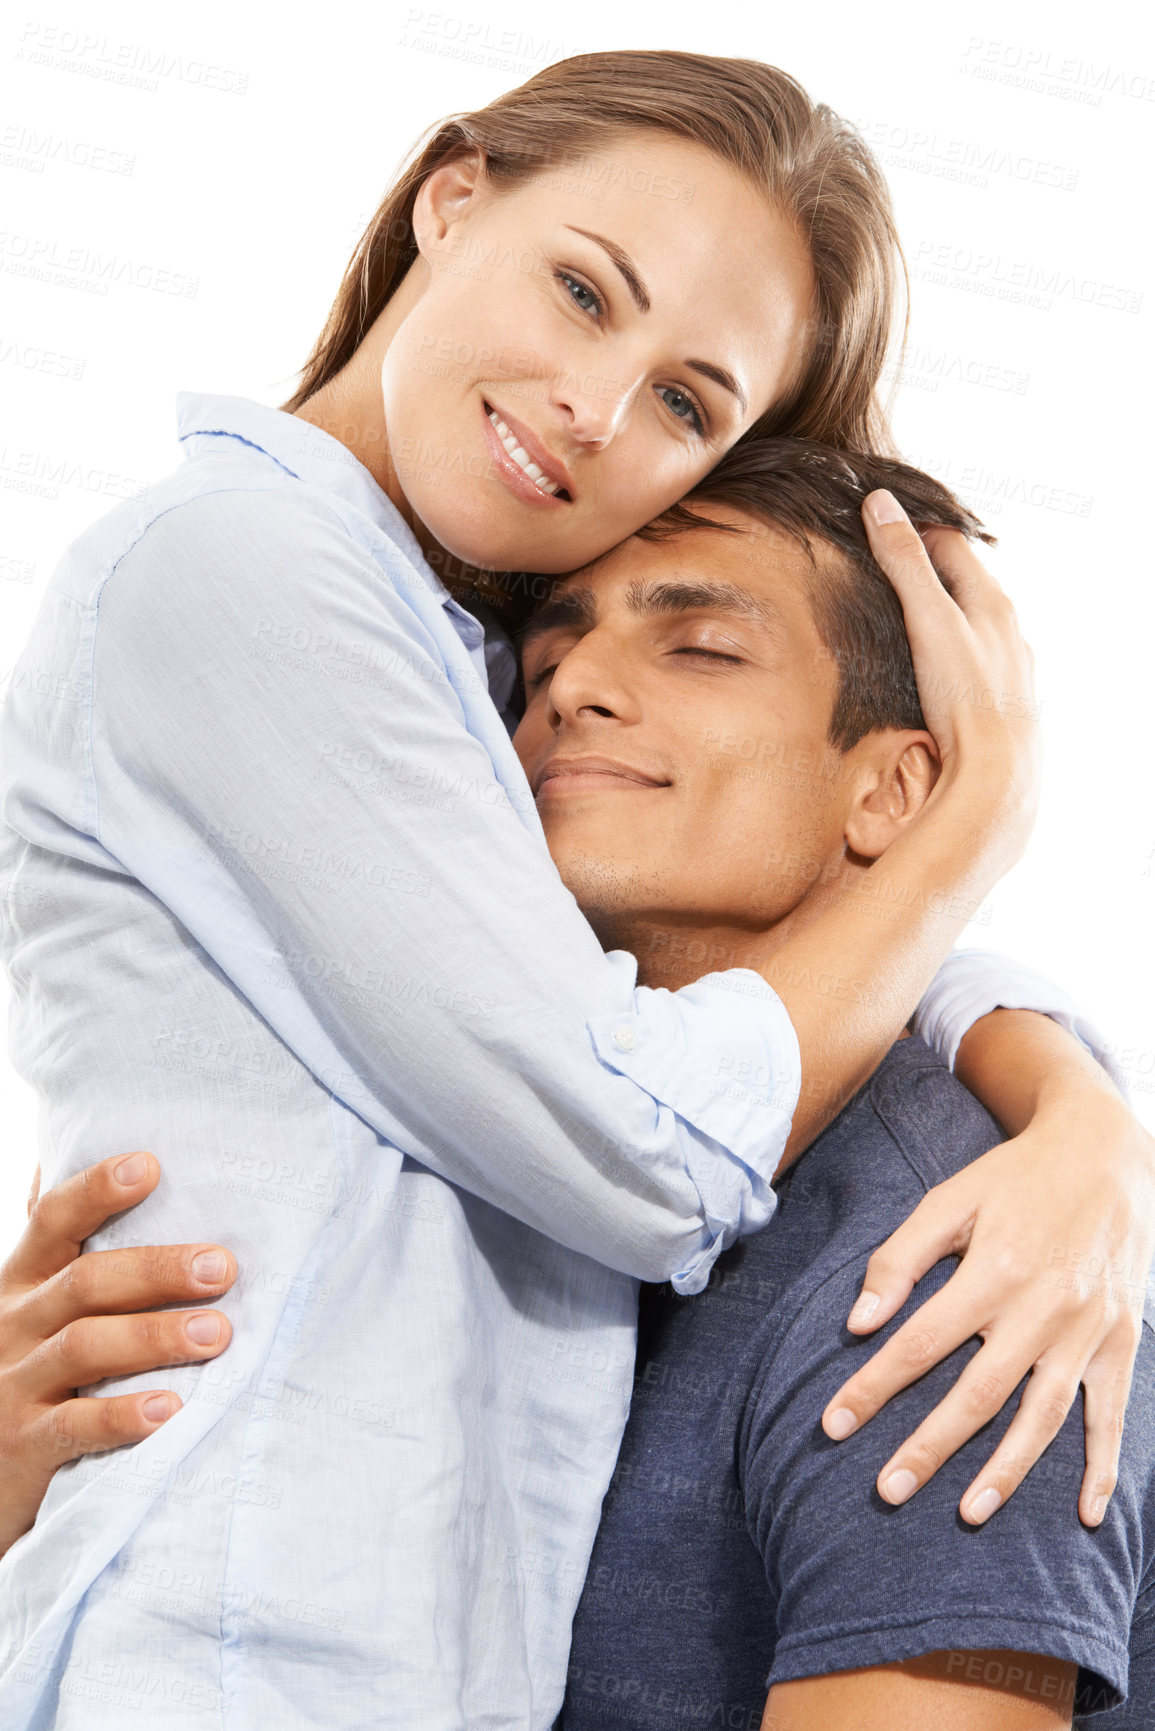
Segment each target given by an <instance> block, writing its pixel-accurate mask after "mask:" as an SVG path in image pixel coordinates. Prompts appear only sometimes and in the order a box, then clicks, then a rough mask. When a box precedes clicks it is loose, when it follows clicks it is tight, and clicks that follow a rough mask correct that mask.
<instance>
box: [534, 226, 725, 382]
mask: <svg viewBox="0 0 1155 1731" xmlns="http://www.w3.org/2000/svg"><path fill="white" fill-rule="evenodd" d="M565 227H566V228H568V229H569V231H570V233H571V234H580V235H584V236H585V238H586V240H592V241H593V242H594V244H595V246H600V247H601V249H602V251H603V252H604V253H605V254H606V255H607V257H608V258H610V259H611V260H612V261H613V263H614V264H615V265H616V266H617V268H618V270H619V271H620V272H621V274H622V276H623V277H624V279H625V283H626V287H627V288H628V289H629V291H630V294H631V296H632V297H633V302H634V305H635V306H636V307H637V309H638V311H639V312H641V313H648V312H649V310H650V306H651V304H652V303H651V301H650V294H649V290H648V289H647V288H646V285H645V283H644V282H643V281H642V279H641V277H640V276H639V275H638V267H637V265H635V263H634V261H633V259H632V258H631V257H630V255H629V253H627V252H623V251H622V249H621V247H620V246H618V244H617V242H616V241H612V240H607V238H606V236H605V235H604V234H594V232H593V230H592V229H588V228H578V227H577V226H576V225H575V224H574V223H572V222H567V223H566V224H565ZM686 365H687V366H688V367H693V369H694V371H695V372H696V373H701V374H702V376H703V378H707V379H713V381H714V383H715V384H716V385H721V387H722V389H723V390H724V391H729V392H730V394H731V396H733V397H736V398H737V399H738V402H739V404H740V405H741V408H742V412H743V414H744V413H745V411H746V406H747V405H746V393H745V391H744V390H743V389H742V387H741V385H740V384H739V383H738V381H737V379H736V378H735V377H734V375H733V373H731V372H727V370H726V368H725V367H719V366H715V365H714V363H713V361H687V362H686Z"/></svg>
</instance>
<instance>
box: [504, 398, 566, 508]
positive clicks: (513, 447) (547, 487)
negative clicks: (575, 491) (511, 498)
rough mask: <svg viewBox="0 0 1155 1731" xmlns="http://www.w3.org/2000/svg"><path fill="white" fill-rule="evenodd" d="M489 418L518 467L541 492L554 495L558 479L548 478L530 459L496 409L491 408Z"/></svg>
mask: <svg viewBox="0 0 1155 1731" xmlns="http://www.w3.org/2000/svg"><path fill="white" fill-rule="evenodd" d="M489 418H490V420H491V421H492V422H493V428H494V431H495V432H496V434H497V436H498V438H499V439H500V440H501V442H502V444H503V445H504V447H505V449H506V450H507V451H508V452H509V455H510V456H511V457H512V458H513V460H514V462H515V463H516V464H517V466H518V468H519V469H521V470H523V471H524V473H525V474H527V475H528V476H529V478H530V480H531V481H532V482H533V484H534V486H535V487H536V488H537V490H538V492H539V493H548V494H549V495H550V496H551V497H552V496H553V494H554V493H556V492H557V491H558V483H557V482H556V481H550V480H547V478H546V476H545V474H544V473H543V472H542V470H541V469H539V468H538V466H537V464H536V463H533V462H531V461H530V457H529V453H528V451H523V450H522V448H521V446H520V445H519V444H518V442H517V439H516V438H515V437H514V435H513V434H512V433H511V432H510V430H509V428H508V427H507V426H506V424H505V422H504V421H503V420H502V419H501V417H500V416H499V415H498V413H497V411H496V410H495V409H490V411H489Z"/></svg>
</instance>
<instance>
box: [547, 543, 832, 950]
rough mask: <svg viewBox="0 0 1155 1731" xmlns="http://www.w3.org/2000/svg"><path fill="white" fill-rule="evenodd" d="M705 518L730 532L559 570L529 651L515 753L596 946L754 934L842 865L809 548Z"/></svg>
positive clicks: (647, 546) (827, 672) (638, 547)
mask: <svg viewBox="0 0 1155 1731" xmlns="http://www.w3.org/2000/svg"><path fill="white" fill-rule="evenodd" d="M710 514H711V515H712V516H714V517H715V518H717V519H718V520H719V521H725V522H729V523H733V524H734V525H735V526H737V527H738V528H739V529H740V531H741V532H740V533H738V534H725V533H721V532H719V531H717V530H714V529H701V530H692V531H688V532H686V533H684V534H681V535H678V536H676V537H675V538H673V539H672V540H669V541H665V542H646V541H639V540H630V541H627V542H624V543H623V544H622V545H621V546H620V547H618V548H615V549H614V551H613V552H612V553H610V554H608V555H607V556H606V557H605V558H604V559H602V560H600V561H598V562H597V563H596V564H595V565H593V566H590V567H587V568H586V569H585V570H583V571H579V572H576V573H574V574H573V575H572V576H570V577H568V578H566V579H564V580H563V581H562V582H561V583H560V584H559V585H558V586H557V587H556V588H555V591H554V595H553V598H552V600H551V601H550V602H548V603H547V604H546V606H545V607H544V608H543V609H542V611H541V612H540V613H539V614H538V615H537V616H536V617H535V619H534V620H532V621H531V623H530V627H529V631H528V634H527V637H526V641H525V648H524V652H523V666H524V671H525V683H526V694H527V707H526V712H525V716H524V719H523V720H522V722H521V725H520V726H519V728H518V730H517V733H516V735H515V736H514V744H515V746H516V748H517V752H518V755H519V757H520V758H521V762H522V764H523V766H524V768H525V771H526V774H527V776H528V778H529V782H530V786H531V787H532V789H533V791H534V795H535V798H536V800H537V806H538V810H539V812H540V814H541V818H542V822H543V824H544V826H545V832H546V837H547V839H548V842H549V846H550V851H551V853H552V854H553V857H554V860H555V861H556V863H557V866H558V869H559V870H560V872H561V875H562V877H563V879H564V880H565V882H566V883H567V884H568V886H569V888H570V889H571V890H572V891H573V893H574V895H575V896H576V898H577V900H578V902H579V904H580V905H581V907H582V908H583V909H584V911H585V913H586V915H587V917H588V918H589V919H590V920H591V923H592V924H593V925H594V927H595V930H597V931H598V934H599V936H600V937H601V938H602V941H603V943H606V944H607V945H613V946H619V945H620V946H623V947H635V948H636V947H637V943H638V934H639V932H641V931H643V930H644V929H645V928H646V927H650V928H651V929H652V930H653V929H657V930H664V931H669V930H671V929H675V928H676V927H677V926H678V925H679V924H682V925H685V926H687V927H693V928H696V929H697V930H699V931H700V930H702V929H703V928H714V929H716V930H717V931H718V932H719V933H722V932H723V931H727V930H728V931H730V932H734V933H740V932H750V933H756V932H762V931H765V930H766V929H767V928H768V927H770V926H771V925H773V924H775V923H776V922H778V921H780V920H781V919H783V917H784V916H785V915H786V914H787V913H789V912H790V911H791V910H792V909H794V908H795V907H796V906H797V905H798V904H799V903H800V902H801V901H802V900H803V899H804V898H806V897H807V896H808V895H810V894H811V893H812V892H813V891H815V890H816V888H817V887H818V886H819V885H820V884H822V883H823V881H824V880H829V877H830V875H831V872H832V870H833V871H835V872H836V871H837V866H838V862H839V861H840V860H841V859H842V858H843V857H844V854H845V844H844V836H843V822H844V818H845V814H846V811H847V809H848V805H849V802H850V798H851V793H850V788H851V785H852V783H851V778H850V777H848V774H847V771H848V768H849V767H850V764H849V760H852V759H853V757H854V753H853V752H851V753H848V754H846V756H842V755H840V754H839V753H838V752H837V751H835V750H834V749H833V748H832V747H831V746H830V745H829V744H828V743H827V738H826V735H827V729H828V726H829V722H830V717H831V714H832V711H833V707H834V702H835V698H836V695H837V691H838V673H837V668H836V665H835V662H834V659H833V657H832V656H831V655H830V653H829V651H828V650H827V649H826V648H825V647H824V646H823V644H822V642H821V641H820V639H819V637H818V633H817V631H816V629H815V626H814V623H813V620H812V618H811V611H810V604H809V600H808V596H807V577H808V574H809V572H810V567H809V565H808V562H807V559H806V556H805V554H804V553H803V552H802V551H801V549H800V548H799V547H798V546H797V545H796V543H794V542H793V541H791V540H790V539H789V538H788V537H786V536H785V535H782V534H779V533H777V532H776V531H774V530H772V529H769V528H767V527H764V526H762V525H761V524H759V523H757V522H754V521H753V520H751V519H749V518H746V517H743V516H740V515H738V514H737V513H733V512H728V511H721V510H715V511H711V513H710ZM819 557H820V558H821V557H822V555H821V553H820V555H819ZM723 948H724V945H723ZM719 960H722V957H721V955H720V956H719Z"/></svg>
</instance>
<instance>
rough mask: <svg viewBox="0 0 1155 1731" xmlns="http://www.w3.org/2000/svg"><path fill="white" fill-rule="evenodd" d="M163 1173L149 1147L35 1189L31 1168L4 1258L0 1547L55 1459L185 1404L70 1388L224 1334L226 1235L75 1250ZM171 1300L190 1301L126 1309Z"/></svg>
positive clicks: (165, 1393)
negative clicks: (21, 1226) (84, 1252)
mask: <svg viewBox="0 0 1155 1731" xmlns="http://www.w3.org/2000/svg"><path fill="white" fill-rule="evenodd" d="M159 1178H160V1163H159V1162H158V1160H157V1159H156V1157H155V1155H152V1154H127V1155H126V1154H114V1155H112V1156H111V1158H110V1159H108V1160H102V1161H101V1162H100V1163H99V1165H97V1166H90V1167H88V1168H87V1169H86V1170H85V1171H83V1172H78V1173H77V1174H76V1176H75V1177H74V1178H69V1179H67V1180H66V1181H65V1182H64V1183H62V1184H58V1185H57V1186H56V1187H55V1189H53V1190H50V1191H48V1193H47V1194H46V1195H45V1196H43V1197H40V1198H39V1199H38V1197H37V1191H38V1188H39V1174H37V1181H36V1182H34V1184H33V1187H32V1195H31V1196H30V1198H29V1204H28V1214H29V1219H28V1225H27V1227H26V1228H25V1230H24V1234H23V1236H22V1237H21V1239H20V1242H19V1243H18V1244H17V1246H16V1248H15V1249H14V1250H13V1252H12V1254H11V1255H10V1256H9V1257H8V1259H7V1261H6V1262H5V1263H4V1265H3V1267H0V1439H3V1458H4V1478H3V1484H4V1494H3V1496H2V1497H0V1556H2V1555H3V1553H4V1552H5V1551H6V1550H7V1549H8V1547H9V1545H11V1544H12V1543H13V1542H14V1541H15V1540H16V1539H18V1538H19V1537H20V1535H21V1534H22V1533H25V1532H27V1531H28V1528H29V1527H30V1526H31V1525H32V1523H33V1521H34V1520H35V1518H36V1511H37V1509H38V1508H39V1507H40V1504H41V1502H42V1501H43V1498H44V1493H45V1491H46V1490H47V1489H48V1481H49V1480H50V1479H51V1477H52V1475H53V1473H54V1472H55V1471H56V1469H57V1467H58V1466H61V1465H63V1463H64V1462H65V1461H70V1460H76V1459H77V1457H78V1456H80V1455H86V1454H99V1453H101V1452H103V1451H104V1450H106V1449H114V1448H122V1447H124V1446H125V1445H126V1444H129V1443H136V1442H141V1441H143V1439H144V1438H145V1437H147V1436H151V1435H152V1433H153V1431H155V1430H157V1429H159V1427H160V1426H161V1425H162V1424H163V1423H164V1422H165V1420H166V1419H168V1418H171V1417H172V1415H173V1413H174V1412H176V1411H177V1409H178V1408H179V1407H180V1405H181V1401H180V1397H179V1395H177V1394H174V1393H173V1392H172V1391H171V1390H165V1389H163V1388H161V1389H147V1390H145V1391H144V1392H143V1393H141V1394H122V1395H117V1396H115V1397H114V1398H112V1399H100V1398H95V1399H94V1398H92V1397H87V1398H84V1399H79V1398H77V1396H76V1390H77V1388H83V1387H86V1386H87V1385H88V1384H90V1383H94V1382H99V1381H101V1380H103V1379H104V1378H105V1377H111V1376H131V1375H134V1374H135V1373H137V1372H139V1371H147V1370H151V1369H153V1368H155V1367H157V1366H163V1365H174V1364H200V1363H203V1362H204V1361H205V1360H206V1359H210V1358H215V1357H216V1356H217V1354H218V1353H220V1352H223V1351H224V1349H225V1347H226V1346H227V1345H228V1343H229V1340H230V1338H231V1335H232V1329H231V1327H230V1324H229V1320H228V1318H227V1317H226V1316H225V1315H223V1313H222V1312H221V1311H219V1310H211V1309H207V1308H205V1306H206V1305H207V1304H210V1303H211V1302H212V1300H214V1299H216V1298H219V1297H220V1296H221V1294H222V1293H224V1292H227V1291H228V1289H229V1287H230V1286H231V1285H232V1284H233V1281H234V1280H235V1279H236V1275H237V1265H236V1261H235V1258H234V1257H233V1255H232V1254H231V1252H230V1251H228V1250H225V1249H223V1248H222V1246H221V1245H219V1244H165V1245H151V1246H147V1247H145V1248H142V1249H134V1250H101V1251H95V1252H93V1253H92V1254H91V1255H89V1256H81V1255H80V1249H81V1246H82V1244H83V1242H84V1240H85V1239H86V1238H87V1237H88V1236H89V1235H90V1234H91V1233H93V1232H95V1231H97V1229H98V1228H99V1227H101V1226H103V1225H104V1223H105V1222H106V1220H108V1218H109V1217H110V1216H111V1215H114V1214H118V1213H120V1212H121V1210H122V1209H125V1208H132V1207H134V1206H135V1204H136V1203H138V1202H142V1201H143V1200H144V1198H145V1197H146V1196H148V1195H150V1194H151V1193H152V1191H153V1190H155V1188H156V1186H157V1182H158V1181H159ZM165 1304H187V1305H191V1306H197V1308H195V1309H189V1310H158V1311H154V1312H153V1313H152V1314H147V1315H144V1314H142V1315H133V1314H130V1313H131V1312H134V1311H137V1310H138V1309H139V1308H140V1307H141V1306H145V1305H165ZM198 1335H199V1336H200V1337H201V1338H199V1339H198V1338H197V1337H198Z"/></svg>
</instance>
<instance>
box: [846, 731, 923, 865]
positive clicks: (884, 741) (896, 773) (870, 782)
mask: <svg viewBox="0 0 1155 1731" xmlns="http://www.w3.org/2000/svg"><path fill="white" fill-rule="evenodd" d="M849 755H850V756H851V757H852V758H855V759H857V762H856V763H855V764H854V765H853V781H854V783H855V786H854V796H853V800H852V803H851V806H850V810H849V812H848V813H847V817H846V824H845V831H844V834H845V840H846V845H847V847H848V848H849V849H850V851H851V852H852V853H856V854H859V855H860V856H861V857H862V858H863V859H878V857H879V855H880V854H884V853H885V852H886V850H887V848H888V847H889V846H890V844H891V842H893V841H896V840H897V839H898V837H899V836H900V835H901V834H902V831H903V830H904V829H905V828H906V826H907V824H909V823H912V822H913V821H914V819H915V818H916V817H917V816H918V814H919V812H920V811H921V810H922V808H923V806H924V805H925V804H926V802H927V799H928V798H929V797H930V792H931V789H932V788H933V787H934V784H935V782H936V781H937V780H938V772H939V768H940V763H939V755H938V747H937V746H936V744H935V742H934V740H933V738H932V737H931V735H930V734H929V733H916V732H914V731H913V730H911V729H898V728H886V729H882V730H880V731H879V732H877V733H868V734H867V736H866V738H865V739H860V740H859V742H858V744H857V745H856V746H854V747H853V748H852V750H851V752H850V754H849ZM847 767H848V768H851V767H852V766H850V765H848V766H847Z"/></svg>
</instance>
